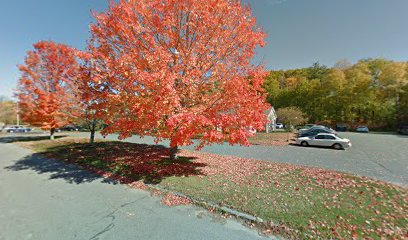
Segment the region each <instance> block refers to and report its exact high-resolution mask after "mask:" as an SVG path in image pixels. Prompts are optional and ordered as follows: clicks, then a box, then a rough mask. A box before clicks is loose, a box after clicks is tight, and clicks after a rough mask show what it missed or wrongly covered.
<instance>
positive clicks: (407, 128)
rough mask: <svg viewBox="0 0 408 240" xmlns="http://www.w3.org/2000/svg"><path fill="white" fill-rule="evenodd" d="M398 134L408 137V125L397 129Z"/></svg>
mask: <svg viewBox="0 0 408 240" xmlns="http://www.w3.org/2000/svg"><path fill="white" fill-rule="evenodd" d="M398 133H400V134H404V135H408V125H401V126H399V127H398Z"/></svg>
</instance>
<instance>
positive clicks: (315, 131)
mask: <svg viewBox="0 0 408 240" xmlns="http://www.w3.org/2000/svg"><path fill="white" fill-rule="evenodd" d="M319 133H330V134H335V132H334V131H333V130H330V129H328V128H314V129H311V130H310V131H305V132H302V133H299V134H298V137H313V136H316V135H317V134H319Z"/></svg>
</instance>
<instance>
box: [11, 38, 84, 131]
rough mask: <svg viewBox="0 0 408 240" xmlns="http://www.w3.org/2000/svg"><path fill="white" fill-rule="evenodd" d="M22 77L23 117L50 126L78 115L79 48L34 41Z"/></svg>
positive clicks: (20, 101)
mask: <svg viewBox="0 0 408 240" xmlns="http://www.w3.org/2000/svg"><path fill="white" fill-rule="evenodd" d="M19 70H20V72H21V77H20V79H19V82H18V86H17V95H18V99H19V107H20V112H21V115H22V119H23V120H24V121H25V122H26V123H30V124H32V125H34V126H38V127H41V128H42V129H45V130H50V138H51V139H53V138H54V131H55V129H56V128H58V127H60V126H63V125H65V124H68V123H70V122H71V121H72V120H74V118H76V117H77V116H78V113H79V110H80V107H79V104H78V101H77V97H78V96H77V95H78V91H77V88H76V86H75V84H74V82H73V79H74V78H76V77H77V76H78V63H77V59H76V51H75V50H73V49H72V48H70V47H68V46H66V45H63V44H58V43H54V42H51V41H40V42H38V43H36V44H34V50H33V51H28V53H27V57H26V59H25V64H24V65H20V66H19Z"/></svg>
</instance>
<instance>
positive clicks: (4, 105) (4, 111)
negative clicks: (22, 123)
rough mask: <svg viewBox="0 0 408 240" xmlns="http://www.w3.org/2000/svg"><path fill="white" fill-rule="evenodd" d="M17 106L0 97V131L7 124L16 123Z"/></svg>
mask: <svg viewBox="0 0 408 240" xmlns="http://www.w3.org/2000/svg"><path fill="white" fill-rule="evenodd" d="M16 115H17V104H16V103H15V102H14V101H11V100H9V99H7V98H6V97H3V96H0V131H1V130H2V128H3V127H5V126H6V125H7V124H13V123H16Z"/></svg>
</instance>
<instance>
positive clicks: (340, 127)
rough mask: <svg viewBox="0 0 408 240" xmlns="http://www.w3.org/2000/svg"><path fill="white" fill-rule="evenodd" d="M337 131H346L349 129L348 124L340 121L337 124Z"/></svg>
mask: <svg viewBox="0 0 408 240" xmlns="http://www.w3.org/2000/svg"><path fill="white" fill-rule="evenodd" d="M336 131H338V132H346V131H347V125H346V124H344V123H338V124H336Z"/></svg>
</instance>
